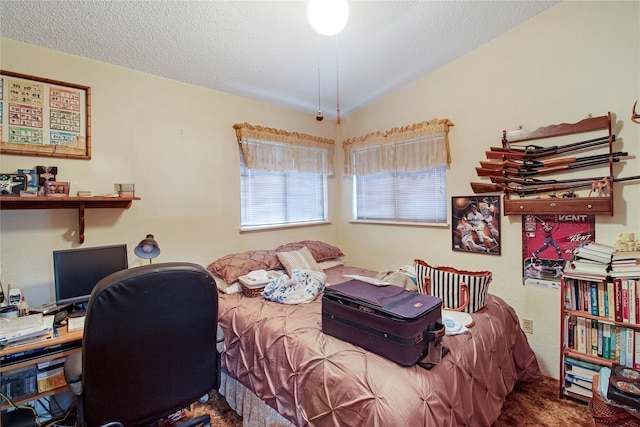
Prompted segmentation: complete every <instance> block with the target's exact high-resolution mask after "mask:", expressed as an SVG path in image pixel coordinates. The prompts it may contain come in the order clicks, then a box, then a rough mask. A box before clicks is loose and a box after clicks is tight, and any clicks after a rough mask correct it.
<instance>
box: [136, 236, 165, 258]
mask: <svg viewBox="0 0 640 427" xmlns="http://www.w3.org/2000/svg"><path fill="white" fill-rule="evenodd" d="M133 252H134V253H135V254H136V256H138V257H139V258H144V259H148V260H149V264H151V260H152V259H153V258H155V257H157V256H158V255H160V247H158V242H156V241H155V239H154V237H153V234H147V237H146V238H145V239H144V240H142V241H141V242H140V243H138V246H136V248H135V249H134V250H133Z"/></svg>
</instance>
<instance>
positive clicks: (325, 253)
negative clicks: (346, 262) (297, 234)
mask: <svg viewBox="0 0 640 427" xmlns="http://www.w3.org/2000/svg"><path fill="white" fill-rule="evenodd" d="M305 247H306V248H308V249H309V251H310V252H311V255H313V259H315V260H316V261H317V262H320V261H326V260H328V259H335V258H340V257H343V256H344V254H343V253H342V251H341V250H340V249H339V248H337V247H335V246H332V245H330V244H328V243H325V242H321V241H319V240H303V241H301V242H295V243H287V244H286V245H281V246H278V247H277V248H276V252H288V251H299V250H300V249H302V248H305Z"/></svg>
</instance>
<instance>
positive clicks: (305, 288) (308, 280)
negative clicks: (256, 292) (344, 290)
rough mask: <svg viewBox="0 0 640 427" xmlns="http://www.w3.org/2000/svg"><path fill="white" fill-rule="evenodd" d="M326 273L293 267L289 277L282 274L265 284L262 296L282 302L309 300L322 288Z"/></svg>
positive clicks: (304, 301) (298, 302)
mask: <svg viewBox="0 0 640 427" xmlns="http://www.w3.org/2000/svg"><path fill="white" fill-rule="evenodd" d="M326 281H327V275H326V274H324V273H323V272H322V271H315V270H300V269H294V270H293V271H292V272H291V277H289V276H288V275H286V274H283V275H282V276H280V277H279V278H278V279H276V280H273V281H271V282H269V283H268V284H267V286H265V288H264V290H263V291H262V296H263V297H264V298H265V299H266V300H269V301H274V302H279V303H282V304H303V303H307V302H311V301H313V300H314V299H316V297H317V296H318V295H319V294H320V293H321V292H322V291H323V290H324V286H325V283H326Z"/></svg>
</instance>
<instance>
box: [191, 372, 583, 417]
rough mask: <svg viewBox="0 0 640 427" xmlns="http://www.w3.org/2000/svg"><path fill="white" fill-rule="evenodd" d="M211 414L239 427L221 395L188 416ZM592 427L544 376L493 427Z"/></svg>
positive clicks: (520, 391) (516, 395)
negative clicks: (559, 396) (561, 397)
mask: <svg viewBox="0 0 640 427" xmlns="http://www.w3.org/2000/svg"><path fill="white" fill-rule="evenodd" d="M207 412H208V413H210V414H211V425H212V426H213V427H240V426H242V418H241V417H240V416H238V414H236V413H235V412H234V411H233V410H232V409H231V408H229V406H228V405H227V403H226V401H225V400H224V398H223V397H222V396H220V395H219V394H217V393H210V399H209V401H208V402H207V403H205V404H200V403H196V404H194V405H193V409H192V412H191V414H190V416H196V415H201V414H205V413H207ZM514 426H521V427H534V426H535V427H593V426H594V422H593V417H592V416H591V414H590V413H589V409H588V407H587V405H585V404H582V403H578V402H574V401H571V400H567V399H560V398H558V380H555V379H553V378H550V377H545V378H544V379H543V381H541V382H539V383H535V384H518V385H516V388H515V389H514V391H513V393H511V394H510V395H509V397H507V400H506V402H505V405H504V407H503V409H502V414H501V415H500V418H498V421H497V422H496V423H495V424H494V427H514Z"/></svg>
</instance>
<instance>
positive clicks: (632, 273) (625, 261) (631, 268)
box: [609, 251, 640, 277]
mask: <svg viewBox="0 0 640 427" xmlns="http://www.w3.org/2000/svg"><path fill="white" fill-rule="evenodd" d="M609 275H610V276H611V277H640V251H627V252H615V253H614V254H613V256H612V257H611V271H610V272H609Z"/></svg>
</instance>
